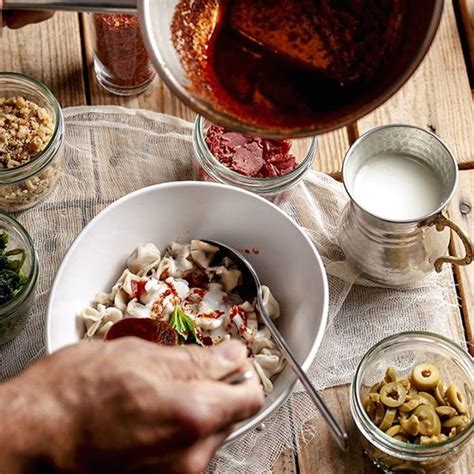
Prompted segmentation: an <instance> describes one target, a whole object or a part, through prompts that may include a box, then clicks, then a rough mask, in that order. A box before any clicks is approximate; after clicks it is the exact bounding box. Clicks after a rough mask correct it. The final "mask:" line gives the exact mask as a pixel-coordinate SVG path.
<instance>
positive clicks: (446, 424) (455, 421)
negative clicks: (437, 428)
mask: <svg viewBox="0 0 474 474" xmlns="http://www.w3.org/2000/svg"><path fill="white" fill-rule="evenodd" d="M466 425H467V421H466V419H465V418H464V417H463V416H461V415H456V416H453V417H452V418H448V419H447V420H444V421H443V428H455V427H456V428H460V429H461V430H463V429H464V428H465V427H466Z"/></svg>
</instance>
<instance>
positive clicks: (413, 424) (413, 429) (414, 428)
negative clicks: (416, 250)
mask: <svg viewBox="0 0 474 474" xmlns="http://www.w3.org/2000/svg"><path fill="white" fill-rule="evenodd" d="M400 425H401V427H402V428H403V429H404V430H405V431H406V432H407V433H409V434H411V435H412V436H416V435H417V434H418V433H419V432H420V420H419V419H418V417H417V416H416V415H412V416H410V418H400Z"/></svg>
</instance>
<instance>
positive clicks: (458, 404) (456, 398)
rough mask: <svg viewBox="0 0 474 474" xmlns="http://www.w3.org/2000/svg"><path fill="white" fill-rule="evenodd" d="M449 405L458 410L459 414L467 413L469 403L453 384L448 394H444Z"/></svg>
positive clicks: (448, 389) (447, 391)
mask: <svg viewBox="0 0 474 474" xmlns="http://www.w3.org/2000/svg"><path fill="white" fill-rule="evenodd" d="M444 396H445V398H446V400H447V401H448V403H449V404H450V405H451V406H452V407H454V408H456V410H457V411H458V412H459V413H467V403H466V400H465V399H464V397H463V394H462V393H461V390H459V389H458V388H457V387H456V385H454V384H453V383H452V384H451V385H450V386H449V387H448V388H447V390H446V393H445V394H444Z"/></svg>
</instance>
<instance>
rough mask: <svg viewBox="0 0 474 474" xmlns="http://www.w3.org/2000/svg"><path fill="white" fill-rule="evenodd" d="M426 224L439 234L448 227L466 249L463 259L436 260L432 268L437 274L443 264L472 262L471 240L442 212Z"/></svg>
mask: <svg viewBox="0 0 474 474" xmlns="http://www.w3.org/2000/svg"><path fill="white" fill-rule="evenodd" d="M426 224H427V225H428V226H432V225H434V226H436V230H437V231H439V232H441V231H442V230H444V229H445V227H449V228H450V229H451V230H452V231H453V232H455V233H456V234H457V235H458V237H459V238H460V239H461V241H462V243H463V244H464V248H465V249H466V254H465V255H464V257H451V256H444V257H439V258H437V259H436V260H435V262H434V268H435V270H436V271H437V272H438V273H439V272H440V271H441V267H442V266H443V263H451V264H452V265H469V264H470V263H471V262H472V254H473V245H472V241H471V239H470V238H469V237H468V236H467V235H466V233H465V232H464V231H463V230H462V229H461V228H460V227H459V226H458V225H457V224H456V223H455V222H453V221H452V220H451V219H450V218H449V217H448V216H447V215H446V214H445V213H444V212H440V213H439V214H436V216H434V217H432V218H431V219H429V220H428V221H427V222H426Z"/></svg>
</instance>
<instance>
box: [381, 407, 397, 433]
mask: <svg viewBox="0 0 474 474" xmlns="http://www.w3.org/2000/svg"><path fill="white" fill-rule="evenodd" d="M396 414H397V410H395V409H393V408H388V409H387V411H386V412H385V416H384V417H383V420H382V421H381V422H380V425H379V428H380V429H381V430H382V431H386V430H388V429H389V428H390V427H391V426H392V424H393V421H394V420H395V415H396Z"/></svg>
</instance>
